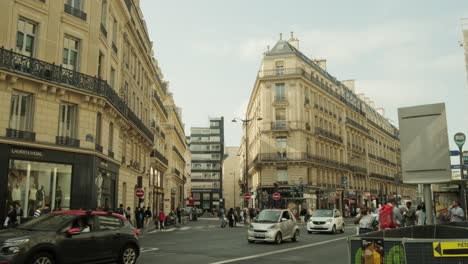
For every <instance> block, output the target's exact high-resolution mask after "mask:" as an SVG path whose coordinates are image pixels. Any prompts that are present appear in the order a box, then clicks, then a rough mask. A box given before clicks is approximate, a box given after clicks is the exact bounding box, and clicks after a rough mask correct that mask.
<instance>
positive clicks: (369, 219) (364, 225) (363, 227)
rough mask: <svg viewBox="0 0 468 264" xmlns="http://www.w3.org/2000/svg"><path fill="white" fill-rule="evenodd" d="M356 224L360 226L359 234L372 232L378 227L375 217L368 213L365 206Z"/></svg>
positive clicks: (357, 217)
mask: <svg viewBox="0 0 468 264" xmlns="http://www.w3.org/2000/svg"><path fill="white" fill-rule="evenodd" d="M354 224H356V225H357V224H359V234H365V233H369V232H372V231H374V230H375V229H376V228H377V226H378V222H377V221H376V219H375V216H373V215H372V214H371V213H370V212H369V211H368V209H367V206H365V205H363V206H362V208H361V210H360V213H359V214H358V215H357V216H356V220H355V221H354Z"/></svg>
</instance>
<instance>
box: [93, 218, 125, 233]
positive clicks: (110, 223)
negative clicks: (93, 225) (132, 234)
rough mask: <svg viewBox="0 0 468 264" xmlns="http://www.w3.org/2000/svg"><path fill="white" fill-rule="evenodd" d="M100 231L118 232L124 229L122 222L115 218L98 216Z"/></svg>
mask: <svg viewBox="0 0 468 264" xmlns="http://www.w3.org/2000/svg"><path fill="white" fill-rule="evenodd" d="M97 219H98V221H99V230H117V229H120V228H121V227H122V220H120V219H119V218H117V217H114V216H107V215H98V216H97Z"/></svg>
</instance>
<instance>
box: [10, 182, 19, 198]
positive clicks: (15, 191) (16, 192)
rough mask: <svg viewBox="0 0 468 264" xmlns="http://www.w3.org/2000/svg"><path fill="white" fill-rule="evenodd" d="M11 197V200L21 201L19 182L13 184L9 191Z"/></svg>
mask: <svg viewBox="0 0 468 264" xmlns="http://www.w3.org/2000/svg"><path fill="white" fill-rule="evenodd" d="M11 197H12V199H13V202H19V201H21V189H20V187H19V184H16V185H15V188H13V190H12V191H11Z"/></svg>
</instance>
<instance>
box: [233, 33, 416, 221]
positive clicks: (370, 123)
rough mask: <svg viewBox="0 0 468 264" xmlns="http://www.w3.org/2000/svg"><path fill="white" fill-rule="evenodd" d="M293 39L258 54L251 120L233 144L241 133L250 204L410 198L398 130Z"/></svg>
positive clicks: (352, 204) (323, 204)
mask: <svg viewBox="0 0 468 264" xmlns="http://www.w3.org/2000/svg"><path fill="white" fill-rule="evenodd" d="M298 43H299V42H298V40H297V39H294V38H291V39H290V40H289V41H285V40H280V41H278V42H277V43H276V45H275V46H274V48H273V49H271V50H269V51H268V52H266V53H265V54H264V57H263V60H262V63H261V66H260V70H259V72H258V76H257V79H256V81H255V85H254V88H253V91H252V94H251V97H250V101H249V104H248V109H247V118H248V119H252V120H253V121H252V122H250V123H249V124H248V125H249V127H248V133H249V135H248V137H246V136H245V135H244V137H243V139H244V140H243V142H242V145H241V150H240V153H245V151H246V144H245V143H246V142H245V138H248V142H247V146H248V148H247V151H248V157H249V158H248V161H247V163H248V164H247V165H248V166H247V167H248V186H249V190H250V192H251V193H252V198H253V199H251V202H250V205H251V206H254V207H260V208H267V207H289V208H292V209H294V208H295V209H296V210H299V207H300V206H301V207H302V208H304V207H310V208H313V209H316V208H338V209H344V208H345V207H346V206H349V208H351V210H350V211H351V212H355V208H356V207H357V206H358V205H360V204H365V203H366V204H368V205H370V203H374V204H375V205H378V204H381V203H382V202H386V201H387V199H388V198H389V197H392V196H395V197H399V198H400V199H403V198H406V199H411V198H415V190H416V189H415V187H414V186H409V185H405V184H403V183H402V182H401V177H400V175H401V166H400V163H401V161H400V147H399V140H398V130H397V129H396V128H395V127H394V126H393V125H392V124H391V123H390V122H389V121H387V119H385V118H384V117H383V116H382V115H381V114H379V113H378V112H377V111H376V110H374V108H373V107H371V106H370V104H369V101H368V100H367V99H365V98H364V99H365V100H363V99H361V98H360V97H359V96H358V95H356V94H355V92H354V83H353V82H352V81H349V82H346V83H347V85H345V84H344V83H345V82H340V81H338V80H337V79H336V78H335V77H333V76H331V75H330V74H329V73H328V72H327V71H326V61H324V60H321V61H313V60H311V59H309V58H307V57H306V56H305V55H304V54H303V53H301V52H300V51H299V50H298ZM347 86H349V87H347ZM350 87H351V88H350ZM361 97H362V96H361ZM258 117H261V120H258ZM244 133H245V132H244ZM241 157H242V158H243V159H244V157H245V155H244V154H242V155H241ZM244 162H245V160H243V161H242V163H244ZM244 164H245V163H244ZM242 167H244V166H242ZM274 192H279V193H280V195H281V199H280V200H279V201H274V200H273V199H272V194H273V193H274Z"/></svg>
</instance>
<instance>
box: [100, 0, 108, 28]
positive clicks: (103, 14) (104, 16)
mask: <svg viewBox="0 0 468 264" xmlns="http://www.w3.org/2000/svg"><path fill="white" fill-rule="evenodd" d="M106 22H107V1H106V0H104V1H102V9H101V25H102V26H103V27H104V29H105V28H106V25H107V24H106Z"/></svg>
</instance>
